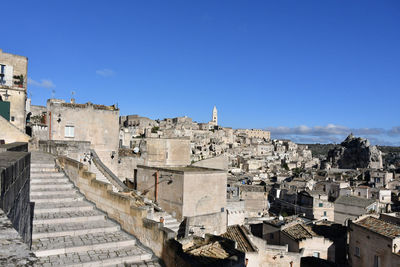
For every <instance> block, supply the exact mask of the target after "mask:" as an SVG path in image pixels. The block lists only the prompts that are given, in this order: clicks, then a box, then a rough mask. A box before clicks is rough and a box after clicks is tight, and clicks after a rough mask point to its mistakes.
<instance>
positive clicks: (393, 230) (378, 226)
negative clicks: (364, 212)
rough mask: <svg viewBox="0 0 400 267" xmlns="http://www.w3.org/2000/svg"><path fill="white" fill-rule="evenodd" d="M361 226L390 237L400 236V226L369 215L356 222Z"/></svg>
mask: <svg viewBox="0 0 400 267" xmlns="http://www.w3.org/2000/svg"><path fill="white" fill-rule="evenodd" d="M354 224H357V225H359V226H362V227H364V228H366V229H368V230H370V231H372V232H375V233H377V234H380V235H383V236H386V237H389V238H392V239H393V238H396V237H399V236H400V226H399V225H396V224H393V223H390V222H387V221H384V220H381V219H378V218H375V217H372V216H369V217H366V218H364V219H362V220H360V221H358V222H354Z"/></svg>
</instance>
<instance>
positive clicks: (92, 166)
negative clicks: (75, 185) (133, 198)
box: [88, 162, 118, 192]
mask: <svg viewBox="0 0 400 267" xmlns="http://www.w3.org/2000/svg"><path fill="white" fill-rule="evenodd" d="M88 168H89V171H90V172H93V173H94V174H96V179H97V180H99V181H102V182H104V183H107V184H110V185H112V190H113V191H114V192H118V188H116V187H115V186H114V185H113V184H112V183H111V182H110V181H109V180H108V179H107V178H106V177H105V176H104V175H103V173H102V172H101V171H100V170H99V169H98V168H97V167H96V164H94V163H93V162H92V163H91V164H89V165H88Z"/></svg>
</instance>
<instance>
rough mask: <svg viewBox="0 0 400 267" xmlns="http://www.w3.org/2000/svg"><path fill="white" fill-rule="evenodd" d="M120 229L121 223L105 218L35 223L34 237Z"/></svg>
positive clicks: (76, 234) (78, 234) (84, 233)
mask: <svg viewBox="0 0 400 267" xmlns="http://www.w3.org/2000/svg"><path fill="white" fill-rule="evenodd" d="M118 230H120V227H119V225H117V224H115V223H112V222H111V221H107V220H104V218H102V219H101V220H98V221H92V222H90V223H86V222H77V223H74V222H72V223H61V224H35V225H34V227H33V233H32V239H40V238H49V237H61V236H69V237H71V236H80V235H88V234H94V233H110V232H116V231H118Z"/></svg>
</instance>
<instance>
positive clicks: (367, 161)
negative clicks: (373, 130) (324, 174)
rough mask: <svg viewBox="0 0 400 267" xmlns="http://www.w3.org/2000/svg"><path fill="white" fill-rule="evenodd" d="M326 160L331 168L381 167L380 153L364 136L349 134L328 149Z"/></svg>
mask: <svg viewBox="0 0 400 267" xmlns="http://www.w3.org/2000/svg"><path fill="white" fill-rule="evenodd" d="M327 162H328V163H329V164H330V165H331V166H332V167H333V168H341V169H356V168H373V169H378V168H382V167H383V165H382V153H381V151H380V150H379V149H378V148H377V147H376V146H371V145H370V143H369V141H368V140H367V139H364V138H360V137H355V136H353V134H350V135H349V136H348V137H347V138H346V139H345V140H344V141H343V142H342V143H341V144H340V145H339V146H337V147H335V148H333V149H331V150H329V152H328V157H327Z"/></svg>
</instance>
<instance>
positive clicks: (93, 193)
mask: <svg viewBox="0 0 400 267" xmlns="http://www.w3.org/2000/svg"><path fill="white" fill-rule="evenodd" d="M57 164H58V165H59V166H60V167H61V168H62V169H63V170H64V172H65V173H66V175H67V176H68V177H69V178H70V179H71V181H72V182H73V183H74V184H75V186H77V187H78V188H79V191H80V192H81V193H82V194H84V195H85V197H86V198H87V199H88V200H90V201H92V202H94V203H95V204H96V207H97V208H98V209H100V210H102V211H104V212H106V213H107V215H108V216H109V217H110V218H112V219H114V220H116V221H117V222H118V223H119V224H120V225H121V227H122V229H124V230H125V231H127V232H128V233H130V234H132V235H134V236H136V237H137V238H138V239H139V240H140V242H142V244H144V245H145V246H147V247H149V248H150V249H152V250H153V252H154V254H155V255H156V256H157V257H162V255H163V251H165V250H166V249H167V248H166V246H167V240H169V239H171V238H174V237H175V233H174V232H173V231H171V230H169V229H167V228H164V227H163V226H162V223H158V222H154V221H151V220H149V219H147V214H148V213H149V212H150V210H149V208H148V207H147V206H140V205H136V203H135V198H133V197H131V196H130V193H115V192H113V191H112V188H111V185H110V184H106V183H103V182H101V181H98V180H96V176H95V174H93V173H91V172H89V171H88V169H87V166H85V165H83V164H82V163H80V162H78V161H76V160H73V159H70V158H67V157H65V156H59V157H58V159H57ZM163 260H164V261H165V259H163Z"/></svg>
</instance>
